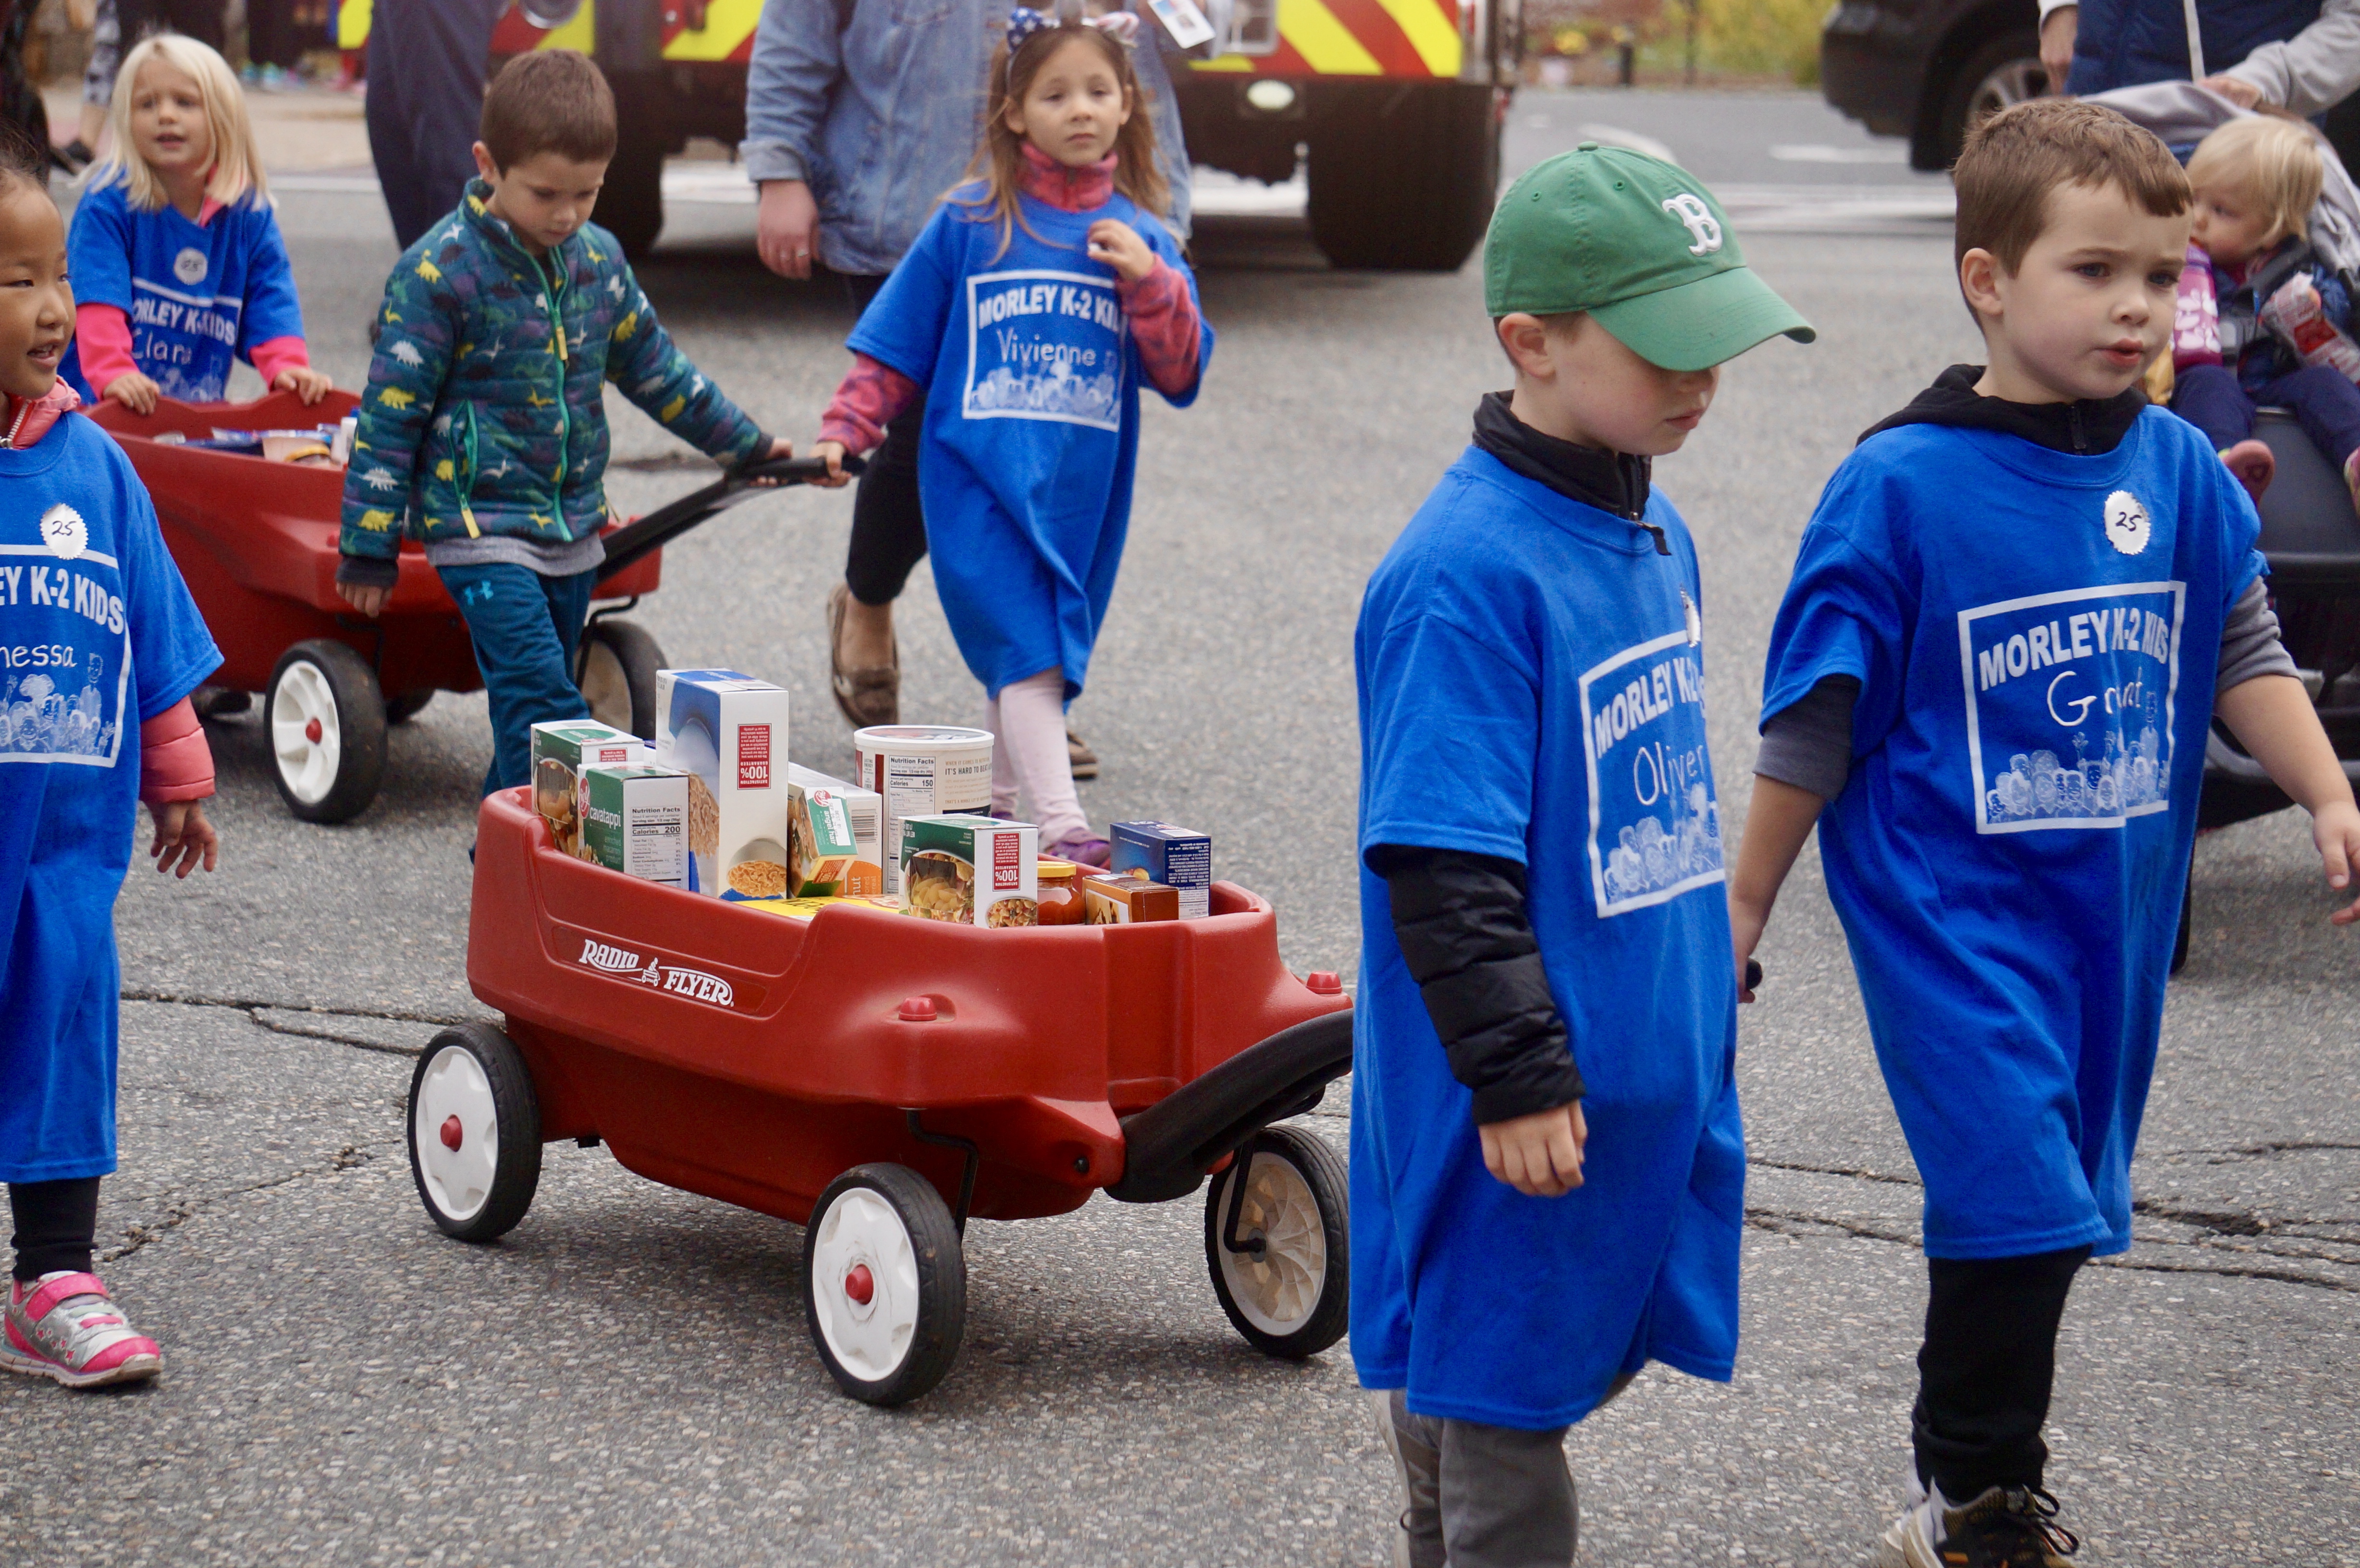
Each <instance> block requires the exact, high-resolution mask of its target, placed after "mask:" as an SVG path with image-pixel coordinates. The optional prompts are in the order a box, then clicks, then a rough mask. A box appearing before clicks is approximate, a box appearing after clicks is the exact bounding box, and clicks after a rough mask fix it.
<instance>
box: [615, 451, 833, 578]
mask: <svg viewBox="0 0 2360 1568" xmlns="http://www.w3.org/2000/svg"><path fill="white" fill-rule="evenodd" d="M867 466H868V464H867V463H865V462H864V461H863V460H862V459H860V458H857V457H847V458H846V459H845V460H844V471H845V472H846V473H847V474H858V473H859V472H860V471H861V470H862V469H863V468H865V467H867ZM826 473H827V460H826V459H825V458H819V457H782V458H776V459H773V460H771V461H770V462H766V463H746V464H744V465H743V466H741V467H737V468H732V469H729V470H727V472H725V473H724V474H722V475H721V477H720V478H718V479H716V480H715V481H713V483H712V484H710V485H705V486H703V487H702V488H700V489H696V490H692V491H690V492H689V493H688V494H687V495H683V496H682V497H680V499H678V500H676V501H668V502H666V503H664V505H662V506H658V507H657V508H656V509H655V510H654V511H652V512H650V513H648V514H647V515H646V516H645V517H639V518H636V519H634V520H633V521H631V522H628V523H625V524H624V525H623V526H622V527H621V528H617V529H616V530H615V531H614V532H613V533H611V534H608V535H607V536H606V560H605V561H603V562H601V563H600V565H599V567H598V580H599V581H600V582H601V583H603V582H605V581H606V579H608V578H610V577H613V576H615V575H616V574H617V573H618V572H625V571H628V570H629V569H630V568H631V567H632V566H634V565H636V564H638V563H639V561H640V560H641V559H642V558H644V557H646V556H648V555H650V554H652V553H653V552H654V551H656V550H661V549H662V548H663V547H664V546H666V545H668V544H670V543H671V542H672V540H674V539H678V538H679V537H680V536H681V535H683V534H684V533H686V532H688V530H689V529H691V528H695V527H697V526H698V525H699V524H701V523H706V522H710V521H711V520H712V519H714V518H715V517H719V516H720V515H721V514H722V513H724V512H726V511H727V510H728V509H729V508H730V507H732V506H736V505H737V504H738V503H739V502H740V501H748V500H751V499H753V497H754V496H755V495H759V494H760V492H761V490H762V489H763V488H765V486H760V485H757V484H756V483H755V482H756V481H757V480H762V479H770V480H775V481H777V482H778V483H779V484H781V485H808V484H810V483H811V482H812V481H814V480H815V479H818V478H819V477H821V476H822V475H823V474H826Z"/></svg>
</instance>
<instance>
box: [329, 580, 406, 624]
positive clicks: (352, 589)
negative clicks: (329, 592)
mask: <svg viewBox="0 0 2360 1568" xmlns="http://www.w3.org/2000/svg"><path fill="white" fill-rule="evenodd" d="M336 592H337V593H340V594H342V595H343V596H344V603H345V604H350V605H351V606H352V607H353V608H354V609H355V610H358V611H359V612H360V613H361V614H362V615H366V616H367V617H368V618H369V619H370V620H375V619H377V616H378V615H381V614H382V613H383V612H384V610H385V602H386V601H387V600H388V599H390V598H392V597H393V590H392V589H390V588H379V587H377V586H375V585H374V584H370V583H337V584H336Z"/></svg>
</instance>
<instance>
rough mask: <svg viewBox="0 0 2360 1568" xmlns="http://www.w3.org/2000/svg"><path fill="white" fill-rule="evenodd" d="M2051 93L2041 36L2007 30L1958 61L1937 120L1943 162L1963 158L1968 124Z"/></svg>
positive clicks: (1945, 166)
mask: <svg viewBox="0 0 2360 1568" xmlns="http://www.w3.org/2000/svg"><path fill="white" fill-rule="evenodd" d="M2048 92H2049V72H2048V71H2046V70H2045V69H2043V67H2042V66H2041V63H2040V35H2039V34H2038V33H2033V32H2022V33H2007V34H2004V35H2003V36H2001V37H1999V38H1994V39H1992V40H1991V41H1990V42H1989V43H1987V44H1985V45H1983V47H1982V48H1981V49H1977V50H1975V51H1974V52H1973V53H1972V54H1971V55H1969V56H1967V58H1966V59H1965V60H1961V62H1960V63H1959V67H1958V69H1957V70H1956V71H1953V72H1951V74H1950V90H1949V91H1948V92H1947V93H1944V94H1943V102H1942V108H1941V114H1940V118H1939V120H1937V121H1936V123H1935V134H1936V136H1938V137H1939V142H1938V144H1937V145H1938V147H1939V151H1940V153H1941V165H1940V167H1942V168H1944V169H1948V168H1950V166H1951V165H1952V164H1954V163H1956V162H1958V161H1959V150H1960V148H1961V147H1964V146H1966V141H1967V130H1968V127H1970V126H1972V125H1977V124H1979V123H1980V122H1982V121H1983V120H1984V119H1987V118H1989V117H1990V116H1991V115H1994V114H1998V113H1999V112H2000V111H2001V110H2002V109H2005V108H2006V107H2007V106H2008V105H2009V104H2011V103H2023V102H2024V101H2025V100H2026V99H2027V98H2038V97H2042V96H2044V95H2046V94H2047V93H2048Z"/></svg>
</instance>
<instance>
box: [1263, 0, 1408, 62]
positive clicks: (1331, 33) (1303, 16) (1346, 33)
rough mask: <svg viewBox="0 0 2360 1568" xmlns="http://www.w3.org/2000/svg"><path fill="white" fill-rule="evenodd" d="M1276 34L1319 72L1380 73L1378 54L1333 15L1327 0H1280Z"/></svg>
mask: <svg viewBox="0 0 2360 1568" xmlns="http://www.w3.org/2000/svg"><path fill="white" fill-rule="evenodd" d="M1278 36H1279V37H1280V38H1284V39H1285V40H1286V41H1287V42H1288V43H1290V44H1292V45H1294V46H1295V53H1297V54H1299V55H1301V56H1302V57H1303V61H1304V63H1305V64H1306V65H1308V66H1309V67H1310V68H1311V69H1312V70H1314V71H1317V72H1318V73H1319V74H1320V75H1322V76H1382V75H1383V74H1384V68H1383V67H1382V66H1380V65H1379V64H1378V63H1377V57H1376V56H1375V55H1372V54H1371V53H1370V52H1369V51H1368V50H1367V49H1364V48H1362V47H1361V44H1360V39H1358V38H1354V37H1353V36H1352V29H1351V28H1349V27H1346V26H1345V25H1344V24H1343V23H1341V22H1339V21H1338V20H1337V19H1336V13H1335V12H1333V11H1330V10H1329V9H1327V5H1326V0H1280V3H1279V7H1278Z"/></svg>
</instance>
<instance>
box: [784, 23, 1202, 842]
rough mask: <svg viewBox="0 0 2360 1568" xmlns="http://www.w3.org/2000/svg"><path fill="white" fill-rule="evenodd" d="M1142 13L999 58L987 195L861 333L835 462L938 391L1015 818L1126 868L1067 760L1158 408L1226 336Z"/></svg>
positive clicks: (928, 506) (824, 448) (935, 543)
mask: <svg viewBox="0 0 2360 1568" xmlns="http://www.w3.org/2000/svg"><path fill="white" fill-rule="evenodd" d="M1138 26H1139V21H1138V18H1137V17H1136V16H1132V15H1131V14H1130V13H1128V12H1116V13H1114V14H1112V15H1110V16H1102V17H1095V18H1084V17H1082V16H1076V15H1067V16H1047V15H1044V14H1043V13H1041V12H1038V11H1033V10H1030V9H1027V8H1025V7H1023V6H1019V7H1017V8H1016V10H1015V12H1014V13H1013V14H1012V15H1011V17H1010V19H1009V23H1008V31H1007V36H1006V39H1005V41H1004V42H1003V44H1002V46H1001V47H1000V49H999V50H998V51H997V52H996V53H995V54H994V56H993V58H992V64H991V87H990V93H989V107H988V108H987V110H986V112H985V121H984V133H985V134H984V139H983V143H982V146H981V147H979V148H978V151H977V154H976V161H975V165H974V168H973V170H972V176H973V177H972V178H971V179H970V180H968V181H967V183H966V184H963V185H961V186H959V187H958V188H957V189H956V190H955V191H951V192H950V194H949V195H948V196H947V197H945V199H944V201H943V205H942V206H941V208H940V209H938V210H937V211H936V212H935V213H934V218H933V220H932V221H931V222H929V223H927V225H926V228H925V231H924V232H923V234H920V235H919V236H918V240H917V243H916V244H915V245H912V247H911V249H910V251H909V254H908V255H907V256H904V257H903V258H902V261H901V265H900V266H899V267H895V268H894V270H893V274H892V276H891V277H890V278H888V279H887V280H886V282H885V286H884V287H883V288H882V289H880V290H879V292H878V295H877V298H876V299H875V300H874V301H873V302H872V303H871V304H870V305H869V309H868V310H867V311H866V312H865V313H864V314H863V315H862V316H861V318H860V324H859V326H858V327H857V328H856V329H855V330H854V332H853V334H852V341H851V344H850V346H851V348H852V352H853V366H852V370H851V373H850V374H849V375H847V376H846V377H845V378H844V382H843V385H842V386H840V387H837V389H836V399H835V401H834V402H832V403H831V404H830V405H829V406H828V409H827V413H826V415H825V419H823V420H822V422H821V426H820V442H819V445H818V446H817V447H816V448H814V451H816V452H818V453H819V454H820V455H822V456H825V457H826V458H827V459H828V462H829V469H830V473H831V474H832V475H833V476H834V478H833V483H836V484H842V483H843V475H842V472H841V460H842V458H843V457H844V456H845V455H846V454H847V453H853V452H866V451H869V449H870V448H872V447H874V446H875V445H876V444H877V443H878V441H880V440H881V439H882V437H883V431H884V427H885V426H886V425H887V424H888V423H889V422H890V420H891V419H893V417H894V416H895V415H896V414H897V413H899V412H900V411H901V409H902V408H905V407H907V406H908V404H909V403H910V402H911V400H912V399H913V398H914V397H916V396H917V395H918V393H919V391H920V390H921V389H922V388H923V391H924V394H925V399H926V413H925V423H924V426H923V430H924V435H923V440H922V441H921V442H920V444H919V449H918V488H919V494H920V495H921V497H922V498H923V505H924V508H925V517H926V529H927V534H928V536H929V543H930V545H931V546H932V549H933V553H934V583H935V587H936V588H937V590H938V591H939V592H940V593H941V594H942V601H943V611H944V614H945V616H946V617H947V618H948V619H949V621H950V624H951V632H952V635H953V636H954V637H956V638H957V640H958V646H959V652H960V654H961V655H962V656H963V657H964V658H965V659H966V660H967V668H968V669H969V670H972V671H974V673H975V676H976V679H977V680H978V681H982V682H983V687H984V695H985V700H986V702H985V709H984V715H985V716H984V724H985V727H987V728H989V730H990V731H991V732H992V734H993V735H995V736H996V737H997V740H998V745H997V746H995V748H994V751H993V761H992V791H991V793H992V810H993V811H994V812H995V813H996V814H1000V815H1014V814H1015V812H1016V811H1017V809H1018V807H1019V805H1020V803H1021V804H1022V807H1023V809H1024V810H1025V811H1027V812H1029V813H1030V818H1031V820H1032V822H1036V823H1038V824H1039V826H1040V829H1041V846H1042V850H1043V853H1044V854H1048V855H1060V856H1063V857H1064V858H1066V859H1069V860H1077V861H1080V862H1083V863H1085V864H1087V865H1091V866H1104V865H1105V864H1106V862H1107V858H1108V844H1107V841H1106V839H1105V838H1104V837H1103V836H1102V835H1100V834H1099V833H1096V832H1095V831H1094V830H1092V828H1091V827H1090V825H1089V822H1088V819H1087V817H1086V816H1085V815H1084V814H1083V812H1082V808H1081V803H1080V800H1079V799H1078V798H1077V797H1076V793H1075V790H1074V778H1073V771H1072V764H1071V761H1070V757H1069V753H1068V751H1067V748H1066V742H1065V704H1066V703H1068V702H1071V701H1073V699H1074V698H1075V697H1076V696H1078V695H1080V694H1081V691H1082V682H1083V679H1084V676H1085V674H1086V673H1087V668H1088V664H1089V657H1090V649H1091V647H1092V645H1093V644H1095V643H1096V642H1097V640H1098V628H1099V626H1101V625H1102V624H1103V623H1104V621H1105V618H1106V612H1107V603H1108V600H1109V598H1110V597H1111V595H1112V594H1113V592H1114V579H1115V572H1116V568H1117V567H1118V565H1119V564H1120V561H1121V559H1122V545H1123V537H1124V534H1125V532H1126V531H1127V529H1128V528H1129V526H1130V521H1131V481H1132V476H1133V474H1134V471H1135V469H1136V466H1137V462H1138V456H1139V387H1140V384H1141V383H1142V381H1144V382H1145V383H1146V384H1147V385H1149V386H1151V387H1154V388H1155V389H1156V391H1158V392H1159V393H1161V394H1163V396H1164V398H1165V400H1166V401H1168V402H1170V403H1171V404H1173V405H1174V406H1175V407H1177V408H1185V407H1186V406H1187V405H1188V404H1189V403H1191V402H1193V401H1194V400H1195V399H1196V389H1197V387H1198V384H1199V382H1200V381H1201V379H1202V377H1203V375H1204V368H1205V364H1206V361H1207V359H1208V358H1210V356H1211V354H1212V350H1213V332H1212V329H1211V328H1210V327H1207V326H1206V325H1205V324H1204V321H1203V318H1202V316H1201V315H1200V314H1199V312H1198V310H1197V304H1196V283H1195V280H1194V279H1193V278H1191V277H1190V275H1189V272H1188V266H1187V263H1186V262H1185V260H1183V259H1182V257H1181V255H1180V249H1179V246H1178V245H1176V244H1175V243H1174V241H1173V239H1172V237H1171V235H1170V234H1168V233H1167V232H1166V231H1165V229H1164V225H1163V224H1162V223H1159V222H1158V221H1157V217H1156V215H1157V214H1158V213H1160V212H1164V211H1165V210H1166V207H1167V205H1168V203H1169V201H1170V192H1169V191H1167V190H1166V189H1165V187H1164V180H1163V177H1162V176H1161V175H1160V174H1158V173H1157V172H1156V169H1155V132H1154V129H1153V125H1152V124H1151V122H1150V121H1149V118H1148V115H1147V113H1146V108H1145V105H1144V104H1143V103H1142V94H1141V89H1140V85H1139V77H1138V73H1137V71H1135V70H1134V69H1133V67H1132V64H1131V46H1132V43H1133V42H1134V35H1135V34H1136V32H1137V30H1138Z"/></svg>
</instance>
